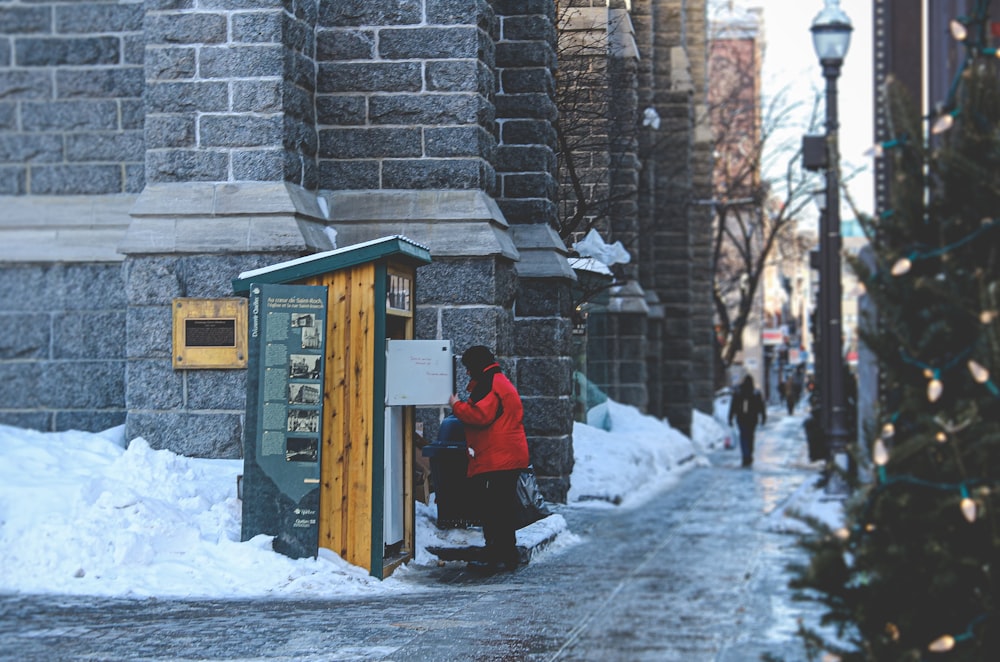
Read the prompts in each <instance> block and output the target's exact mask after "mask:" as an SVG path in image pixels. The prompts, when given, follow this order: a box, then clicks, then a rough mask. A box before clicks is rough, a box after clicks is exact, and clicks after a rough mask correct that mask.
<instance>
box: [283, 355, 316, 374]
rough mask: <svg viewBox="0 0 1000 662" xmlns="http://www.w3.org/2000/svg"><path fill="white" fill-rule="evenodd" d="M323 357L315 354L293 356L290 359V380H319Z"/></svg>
mask: <svg viewBox="0 0 1000 662" xmlns="http://www.w3.org/2000/svg"><path fill="white" fill-rule="evenodd" d="M322 360H323V357H322V356H316V355H315V354H292V355H291V356H289V357H288V377H289V379H319V367H320V363H321V361H322Z"/></svg>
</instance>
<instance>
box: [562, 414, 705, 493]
mask: <svg viewBox="0 0 1000 662" xmlns="http://www.w3.org/2000/svg"><path fill="white" fill-rule="evenodd" d="M588 420H590V421H592V422H598V421H599V423H600V427H595V426H593V425H584V424H581V423H576V424H574V426H573V451H574V458H575V460H576V465H575V466H574V467H573V476H572V480H571V482H570V489H569V500H570V501H571V502H586V501H602V502H606V503H612V504H620V505H625V506H637V505H641V504H642V503H644V502H645V501H647V500H648V498H649V497H650V496H651V495H653V494H655V493H656V492H658V491H660V490H662V489H666V488H667V487H670V486H671V485H673V484H674V483H676V481H677V478H678V477H679V476H680V475H681V473H683V472H684V471H687V470H688V469H690V468H692V467H694V466H696V465H697V464H699V463H704V462H705V460H704V459H703V458H700V456H699V455H698V453H697V451H696V449H695V446H694V444H693V443H692V442H691V440H690V439H688V438H687V437H686V436H684V435H683V434H681V433H680V432H678V431H677V430H675V429H674V428H672V427H670V426H669V425H667V424H666V423H664V422H662V421H660V420H658V419H656V418H653V417H652V416H646V415H645V414H642V413H641V412H639V410H638V409H636V408H635V407H632V406H629V405H623V404H620V403H618V402H615V401H613V400H608V401H607V402H605V403H603V404H601V405H600V406H599V407H595V408H594V409H593V410H591V413H590V414H589V415H588Z"/></svg>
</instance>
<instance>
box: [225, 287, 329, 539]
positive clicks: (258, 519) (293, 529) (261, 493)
mask: <svg viewBox="0 0 1000 662" xmlns="http://www.w3.org/2000/svg"><path fill="white" fill-rule="evenodd" d="M249 315H250V319H249V333H248V335H249V366H248V368H249V370H248V374H247V420H246V426H245V430H244V441H243V446H244V449H243V451H244V452H243V458H244V459H243V463H244V469H243V531H242V535H243V540H249V539H250V538H253V537H254V536H257V535H260V534H266V535H272V536H274V549H275V551H278V552H281V553H282V554H286V555H288V556H291V557H293V558H301V557H305V556H316V554H317V553H318V551H319V524H318V516H317V513H318V509H319V486H320V450H321V448H322V443H321V439H322V436H321V429H320V428H321V425H322V420H323V416H322V406H323V363H324V361H323V350H324V344H325V341H326V339H325V338H324V337H323V336H324V331H325V329H326V287H322V286H309V285H267V284H256V283H254V284H251V286H250V312H249Z"/></svg>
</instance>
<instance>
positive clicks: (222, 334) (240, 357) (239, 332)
mask: <svg viewBox="0 0 1000 662" xmlns="http://www.w3.org/2000/svg"><path fill="white" fill-rule="evenodd" d="M172 308H173V318H174V333H173V337H174V354H173V363H174V369H175V370H190V369H199V368H214V369H225V368H246V367H247V300H246V299H243V298H238V297H237V298H232V299H190V298H178V299H174V300H173V303H172Z"/></svg>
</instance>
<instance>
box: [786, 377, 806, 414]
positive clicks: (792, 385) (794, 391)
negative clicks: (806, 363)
mask: <svg viewBox="0 0 1000 662" xmlns="http://www.w3.org/2000/svg"><path fill="white" fill-rule="evenodd" d="M801 397H802V373H801V372H799V371H796V372H795V374H794V375H792V376H791V377H789V378H788V381H786V382H785V399H786V401H787V404H788V415H789V416H791V415H792V414H794V413H795V405H797V404H798V403H799V398H801Z"/></svg>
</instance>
